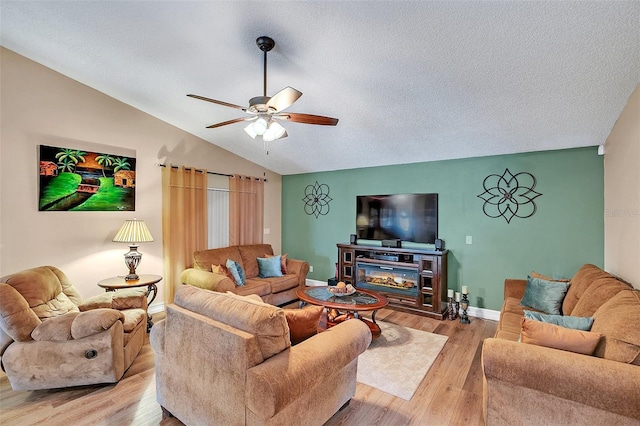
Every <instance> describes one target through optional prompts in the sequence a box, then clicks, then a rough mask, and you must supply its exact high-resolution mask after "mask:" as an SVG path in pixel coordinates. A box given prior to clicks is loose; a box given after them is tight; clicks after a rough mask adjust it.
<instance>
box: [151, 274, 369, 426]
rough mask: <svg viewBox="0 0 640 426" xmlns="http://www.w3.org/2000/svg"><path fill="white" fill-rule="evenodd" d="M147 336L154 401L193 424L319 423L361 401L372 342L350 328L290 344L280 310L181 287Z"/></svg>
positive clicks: (360, 329) (354, 325)
mask: <svg viewBox="0 0 640 426" xmlns="http://www.w3.org/2000/svg"><path fill="white" fill-rule="evenodd" d="M166 314H167V316H166V319H164V320H162V321H160V322H158V323H157V324H155V325H154V327H153V328H152V329H151V336H150V339H151V346H152V348H153V350H154V352H155V359H156V396H157V400H158V403H159V404H160V405H161V406H162V408H163V411H164V414H165V415H169V414H170V415H173V416H175V417H177V418H178V419H180V420H181V421H182V422H183V423H185V424H187V425H192V426H193V425H225V426H233V425H278V426H286V425H295V426H299V425H322V424H323V423H324V422H326V421H327V420H328V419H329V418H330V417H331V416H332V415H333V414H334V413H335V412H336V411H338V410H339V409H340V408H341V407H343V406H344V405H345V404H346V403H348V402H349V401H350V399H351V398H352V397H353V395H354V394H355V388H356V370H357V366H358V355H360V354H361V353H362V352H364V351H365V350H366V349H367V347H368V346H369V343H370V342H371V333H370V332H369V328H368V327H367V326H366V325H365V324H364V323H363V322H362V321H345V322H343V323H341V324H339V325H337V326H335V327H332V328H331V329H329V330H327V331H325V332H323V333H319V334H316V335H314V336H312V337H310V338H308V339H307V340H304V341H302V342H301V343H298V344H297V345H295V346H291V343H290V337H289V327H288V325H287V320H286V319H285V314H284V310H283V309H282V308H278V307H276V306H273V305H269V304H266V303H262V302H257V301H255V300H253V298H250V297H243V296H238V295H235V294H231V293H218V292H213V291H208V290H202V289H199V288H196V287H193V286H186V285H185V286H180V288H178V290H177V292H176V296H175V302H174V304H171V305H169V306H167V309H166Z"/></svg>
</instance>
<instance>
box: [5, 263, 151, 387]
mask: <svg viewBox="0 0 640 426" xmlns="http://www.w3.org/2000/svg"><path fill="white" fill-rule="evenodd" d="M146 322H147V299H146V295H145V291H144V289H140V288H138V289H127V290H121V291H118V292H109V293H103V294H101V295H99V296H95V297H93V298H90V299H88V300H87V301H85V302H84V303H83V301H82V297H81V296H80V293H79V292H78V291H77V290H76V288H75V287H74V286H73V284H71V282H70V281H69V278H67V276H66V275H65V274H64V273H63V272H62V271H60V270H59V269H58V268H55V267H53V266H40V267H37V268H32V269H27V270H24V271H22V272H18V273H15V274H12V275H8V276H5V277H2V278H0V362H1V364H2V369H3V370H4V371H5V373H6V374H7V377H8V378H9V382H10V383H11V387H12V388H13V389H14V390H35V389H51V388H60V387H68V386H80V385H88V384H96V383H114V382H117V381H118V380H120V378H121V377H122V376H123V374H124V372H125V371H126V370H127V368H129V366H130V365H131V363H132V362H133V360H134V359H135V357H136V356H137V355H138V352H139V351H140V348H141V347H142V345H143V343H144V339H145V335H146Z"/></svg>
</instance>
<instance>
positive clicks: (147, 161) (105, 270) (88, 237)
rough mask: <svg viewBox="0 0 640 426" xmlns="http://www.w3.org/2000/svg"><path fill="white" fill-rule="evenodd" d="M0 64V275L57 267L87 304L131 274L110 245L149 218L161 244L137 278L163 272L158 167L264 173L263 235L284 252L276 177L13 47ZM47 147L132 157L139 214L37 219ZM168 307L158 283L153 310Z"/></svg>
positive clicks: (147, 251) (146, 255)
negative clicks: (103, 283) (130, 224)
mask: <svg viewBox="0 0 640 426" xmlns="http://www.w3.org/2000/svg"><path fill="white" fill-rule="evenodd" d="M0 60H1V68H0V72H1V75H0V78H1V80H0V83H1V86H0V89H1V95H0V96H1V98H0V102H1V103H0V108H1V131H0V276H2V275H6V274H10V273H12V272H16V271H19V270H21V269H24V268H29V267H34V266H39V265H54V266H57V267H59V268H61V269H62V270H63V271H64V272H65V273H66V274H67V275H68V276H69V277H70V278H71V280H72V282H73V283H74V284H75V285H76V286H77V287H78V289H79V290H80V292H81V294H82V296H83V297H85V298H86V297H89V296H92V295H95V294H98V293H99V292H100V291H101V290H100V288H99V287H98V286H97V285H96V283H97V281H99V280H100V279H102V278H107V277H110V276H114V275H121V274H125V273H126V272H127V270H126V268H125V265H124V260H123V255H124V253H125V252H126V251H127V250H128V248H127V246H126V245H124V244H117V243H113V242H112V241H111V240H112V239H113V236H114V235H115V233H116V231H117V230H118V228H119V227H120V225H121V224H122V223H123V222H124V220H125V219H128V218H133V217H137V218H138V219H144V221H145V223H146V224H147V225H148V227H149V230H150V231H151V233H152V235H153V236H154V239H155V241H154V242H152V243H145V244H141V246H140V249H139V250H140V252H141V253H142V254H143V258H142V263H141V265H140V267H139V269H138V271H139V272H141V273H150V274H160V275H162V274H163V270H162V212H161V208H162V190H161V171H160V167H158V166H157V164H158V163H159V162H163V163H173V164H176V165H188V166H194V167H198V168H207V169H209V170H212V171H216V172H221V173H240V174H247V175H251V176H263V173H266V177H267V179H268V181H269V182H268V183H267V184H266V187H265V200H268V201H266V202H265V228H269V229H270V233H269V235H265V242H267V243H270V244H272V245H273V248H274V250H275V251H276V253H277V252H279V251H280V248H281V242H280V238H281V232H280V230H281V225H280V222H281V189H282V180H281V176H280V175H278V174H276V173H273V172H270V171H269V170H265V169H263V168H262V167H260V166H258V165H256V164H254V163H251V162H249V161H247V160H244V159H242V158H241V157H238V156H236V155H234V154H231V153H230V152H228V151H225V150H223V149H221V148H219V147H217V146H214V145H212V144H210V143H208V142H206V141H204V140H202V139H199V138H197V137H196V136H194V135H191V134H189V133H186V132H184V131H182V130H179V129H177V128H176V127H173V126H171V125H169V124H167V123H165V122H163V121H160V120H158V119H156V118H154V117H152V116H150V115H148V114H146V113H143V112H141V111H139V110H137V109H135V108H133V107H131V106H128V105H126V104H124V103H122V102H120V101H117V100H115V99H113V98H111V97H109V96H106V95H105V94H103V93H100V92H98V91H96V90H94V89H92V88H90V87H87V86H85V85H83V84H80V83H78V82H77V81H75V80H72V79H70V78H68V77H65V76H63V75H61V74H59V73H57V72H54V71H52V70H51V69H49V68H46V67H44V66H42V65H40V64H37V63H35V62H33V61H30V60H28V59H27V58H24V57H22V56H20V55H18V54H16V53H14V52H12V51H10V50H6V49H4V48H2V50H1V51H0ZM239 137H241V135H239ZM41 144H42V145H52V146H60V147H69V148H77V149H84V150H94V151H102V150H104V152H107V153H113V154H120V155H127V154H133V155H135V157H136V161H137V170H136V211H135V212H39V211H38V204H37V199H38V168H37V161H38V146H39V145H41ZM257 149H262V147H261V146H260V147H258V148H257ZM161 284H162V283H161ZM162 300H163V298H162V285H161V286H160V294H159V295H158V298H157V299H156V302H155V303H154V304H158V303H161V302H162Z"/></svg>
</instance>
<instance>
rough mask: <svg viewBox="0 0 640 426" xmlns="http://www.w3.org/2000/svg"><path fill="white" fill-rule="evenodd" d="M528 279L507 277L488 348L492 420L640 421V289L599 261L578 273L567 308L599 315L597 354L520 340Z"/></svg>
mask: <svg viewBox="0 0 640 426" xmlns="http://www.w3.org/2000/svg"><path fill="white" fill-rule="evenodd" d="M526 285H527V281H526V280H519V279H507V280H506V281H505V287H504V299H505V300H504V305H503V307H502V311H501V313H500V322H499V324H498V330H497V332H496V335H495V338H490V339H486V340H485V341H484V344H483V349H482V368H483V374H484V415H485V423H486V424H487V425H514V424H517V425H541V424H544V425H560V424H562V425H581V426H582V425H604V424H616V425H638V424H640V291H638V290H633V289H632V287H630V286H629V285H627V284H625V283H624V282H622V281H619V280H618V279H616V278H615V277H613V276H612V275H610V274H608V273H607V272H605V271H603V270H601V269H600V268H598V267H596V266H594V265H584V266H583V267H582V268H581V269H580V270H579V271H578V272H577V273H576V275H575V276H574V277H573V278H572V279H571V283H570V286H569V289H568V291H567V293H566V296H565V298H564V301H563V302H562V314H563V315H570V316H578V317H593V318H594V321H593V326H592V328H591V331H592V332H595V333H600V334H602V335H603V337H602V338H600V340H599V343H598V345H597V346H596V349H595V352H594V354H593V356H588V355H582V354H578V353H573V352H568V351H563V350H558V349H551V348H549V347H543V346H537V345H533V344H526V343H520V342H518V338H519V337H520V333H521V322H522V317H523V309H524V308H523V307H522V306H520V301H521V299H522V297H523V295H524V292H525V288H526Z"/></svg>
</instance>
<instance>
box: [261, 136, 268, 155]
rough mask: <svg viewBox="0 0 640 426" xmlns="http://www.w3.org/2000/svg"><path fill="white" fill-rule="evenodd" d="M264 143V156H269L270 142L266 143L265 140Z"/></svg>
mask: <svg viewBox="0 0 640 426" xmlns="http://www.w3.org/2000/svg"><path fill="white" fill-rule="evenodd" d="M262 141H263V142H264V155H269V141H265V140H264V138H263V139H262Z"/></svg>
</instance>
